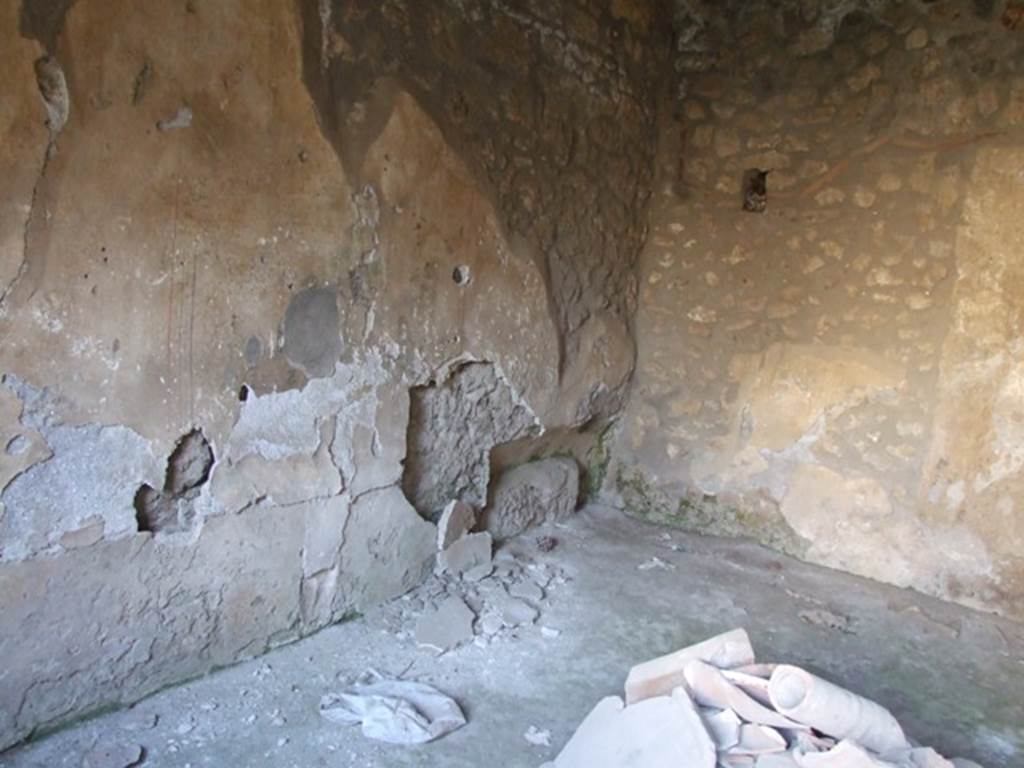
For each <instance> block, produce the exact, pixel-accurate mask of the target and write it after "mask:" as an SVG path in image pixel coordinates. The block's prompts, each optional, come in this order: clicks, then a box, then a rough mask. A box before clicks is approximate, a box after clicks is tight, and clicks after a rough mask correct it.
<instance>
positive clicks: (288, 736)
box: [0, 508, 1024, 768]
mask: <svg viewBox="0 0 1024 768" xmlns="http://www.w3.org/2000/svg"><path fill="white" fill-rule="evenodd" d="M542 534H547V535H551V536H553V537H554V538H555V539H557V541H558V545H557V547H556V548H555V549H554V550H553V551H551V552H549V553H542V552H540V551H539V549H538V548H537V544H536V543H537V539H538V537H539V536H540V535H542ZM513 558H514V559H513ZM503 571H504V572H505V573H506V574H508V573H513V574H517V575H516V576H515V578H513V579H511V581H512V582H515V581H517V580H518V583H520V584H521V583H525V582H526V581H529V580H531V579H533V580H534V581H538V582H540V583H546V584H547V587H546V588H545V589H544V597H543V599H542V600H540V601H534V602H535V605H536V607H538V608H539V609H540V616H539V618H538V619H537V620H536V623H534V624H529V625H525V626H521V627H518V628H515V629H505V630H504V631H502V632H501V633H499V634H497V635H494V636H493V637H490V638H485V637H484V636H480V639H479V641H478V642H476V643H474V642H470V643H469V644H467V645H464V646H462V647H461V648H459V649H457V650H455V651H451V652H449V653H447V654H445V655H442V656H440V657H435V655H434V654H432V653H430V652H427V651H425V650H420V649H417V647H416V645H415V641H414V640H413V638H412V631H413V629H414V625H415V621H416V617H417V614H418V613H419V612H420V611H422V610H423V608H424V607H425V606H426V607H429V605H430V604H431V603H432V602H436V601H437V600H438V599H439V597H441V594H440V593H441V587H442V586H443V585H441V584H440V583H438V582H433V583H429V584H427V585H425V587H423V588H421V590H419V591H418V592H417V593H416V594H414V595H411V596H408V597H407V598H404V599H401V600H398V601H395V602H394V603H392V604H390V605H388V606H383V607H382V608H379V609H377V610H375V611H373V612H372V613H370V614H368V615H366V616H365V617H362V618H361V619H358V620H354V621H350V622H348V623H344V624H339V625H335V626H333V627H330V628H328V629H326V630H324V631H322V632H320V633H319V634H317V635H315V636H313V637H310V638H308V639H306V640H304V641H302V642H299V643H296V644H294V645H291V646H288V647H285V648H281V649H279V650H277V651H275V652H273V653H270V654H268V655H266V656H264V657H261V658H259V659H255V660H253V661H250V662H246V663H244V664H240V665H238V666H235V667H232V668H230V669H227V670H223V671H221V672H219V673H217V674H214V675H211V676H209V677H206V678H203V679H201V680H196V681H194V682H192V683H188V684H185V685H182V686H179V687H177V688H173V689H170V690H166V691H164V692H162V693H159V694H157V695H154V696H152V697H150V698H148V699H146V700H145V701H142V702H140V703H139V704H137V705H136V706H135V707H133V708H132V709H130V710H127V711H122V712H115V713H110V714H107V715H103V716H101V717H97V718H94V719H92V720H89V721H86V722H83V723H80V724H78V725H76V726H74V727H70V728H67V729H65V730H62V731H60V732H58V733H55V734H52V735H50V736H48V737H46V738H43V739H41V740H39V741H36V742H33V743H30V744H28V745H25V746H23V747H21V748H18V749H15V750H12V751H9V752H7V753H5V754H3V755H0V768H14V767H15V766H19V767H20V766H26V767H27V766H46V768H57V766H75V767H76V768H77V767H78V766H81V765H82V764H83V756H84V755H85V754H86V753H87V752H88V751H89V750H90V749H92V748H94V747H95V746H96V745H97V744H103V743H104V742H113V743H123V744H127V745H132V746H135V745H138V746H141V747H142V748H143V749H144V754H145V758H144V761H143V763H142V764H143V765H145V766H178V767H184V766H192V767H193V768H197V767H198V766H207V765H210V766H236V767H238V766H296V767H300V768H313V767H314V766H448V767H449V768H459V767H461V766H465V767H467V768H468V767H470V766H472V767H473V768H479V766H484V765H502V766H506V767H507V768H517V767H518V766H538V765H540V764H541V763H542V762H544V761H545V760H546V759H549V758H551V757H553V756H554V755H555V754H556V753H557V751H558V749H559V748H560V747H561V745H562V744H564V743H565V741H566V739H567V738H568V737H569V735H570V734H571V733H572V732H573V730H574V729H575V727H576V726H577V724H578V723H579V722H580V720H581V719H582V718H583V717H584V715H585V714H586V713H587V712H588V711H589V710H590V709H591V707H592V706H593V705H594V704H595V703H596V702H597V700H598V699H600V698H601V697H602V696H605V695H608V694H614V693H620V692H621V686H622V682H623V680H624V679H625V675H626V672H627V670H628V669H629V667H630V665H631V664H633V663H634V662H637V661H641V660H644V659H647V658H649V657H651V656H655V655H658V654H662V653H665V652H667V651H670V650H674V649H675V648H677V647H679V646H682V645H685V644H687V643H690V642H693V641H696V640H700V639H703V638H705V637H706V636H709V635H712V634H714V633H717V632H720V631H722V630H725V629H729V628H732V627H736V626H744V627H746V628H747V629H748V630H749V631H750V634H751V637H752V639H753V642H754V647H755V650H756V651H757V652H758V655H759V658H760V659H761V660H766V661H767V660H778V661H786V662H792V663H796V664H802V665H805V666H807V667H809V668H811V669H814V670H817V671H820V672H822V673H824V674H825V675H827V676H828V677H829V678H831V679H833V680H835V681H836V682H838V683H840V684H843V685H846V686H849V687H851V688H853V689H855V690H857V691H859V692H862V693H864V694H866V695H869V696H871V697H873V698H875V699H877V700H878V701H880V702H882V703H883V704H885V705H887V706H888V707H890V708H891V709H892V711H893V712H894V713H895V714H896V715H897V717H899V719H900V720H901V722H902V723H903V725H904V728H905V729H906V730H907V732H908V734H909V735H910V736H911V737H913V738H915V739H917V740H919V741H921V742H923V743H926V744H929V745H931V746H934V747H936V748H937V749H939V750H940V751H941V752H943V753H945V754H948V755H959V756H964V757H970V758H973V759H975V760H978V761H980V762H981V763H982V764H983V765H985V766H986V768H998V767H999V766H1007V765H1018V764H1020V761H1021V760H1024V697H1022V696H1021V691H1022V690H1024V626H1021V625H1019V624H1014V623H1012V622H1008V621H1003V620H999V619H996V618H993V617H989V616H984V615H980V614H977V613H972V612H970V611H968V610H965V609H962V608H959V607H956V606H953V605H950V604H945V603H941V602H938V601H936V600H933V599H930V598H927V597H923V596H920V595H917V594H914V593H910V592H905V591H901V590H897V589H894V588H891V587H887V586H884V585H881V584H877V583H873V582H868V581H865V580H862V579H859V578H856V577H852V576H848V575H844V574H841V573H838V572H834V571H829V570H824V569H822V568H817V567H813V566H809V565H804V564H801V563H798V562H796V561H794V560H791V559H789V558H787V557H784V556H780V555H777V554H774V553H772V552H769V551H768V550H765V549H762V548H760V547H758V546H755V545H753V544H750V543H747V542H741V541H726V540H718V539H707V538H699V537H694V536H688V535H685V534H682V533H679V532H678V531H674V530H670V529H665V528H660V527H655V526H651V525H647V524H644V523H639V522H636V521H633V520H629V519H627V518H624V517H623V516H621V515H620V514H618V513H616V512H612V511H609V510H604V509H600V508H591V509H588V510H585V511H584V512H583V513H581V514H580V515H578V516H577V517H576V518H574V520H573V521H572V522H571V523H570V524H568V525H564V526H558V527H554V528H550V529H547V530H541V531H538V532H533V533H531V534H529V535H528V536H526V537H525V538H523V539H521V540H519V541H516V542H513V543H511V544H509V545H507V546H506V547H505V548H504V549H503V550H502V551H501V552H500V553H499V559H498V570H497V572H496V575H495V576H494V577H492V579H490V581H492V582H496V581H499V580H500V579H499V577H500V575H501V573H502V572H503ZM505 583H506V584H509V583H511V582H510V581H509V579H507V578H506V580H505ZM495 586H496V585H495V584H492V585H487V583H486V582H482V583H481V584H479V585H475V586H474V587H473V590H474V596H471V597H469V598H468V599H467V601H468V602H469V603H470V605H474V602H478V601H477V600H476V597H475V595H476V594H477V593H480V591H481V590H483V591H486V589H488V588H490V589H492V590H493V589H494V587H495ZM497 588H498V589H499V590H501V587H500V586H498V587H497ZM477 607H479V605H477ZM556 633H557V634H556ZM367 668H374V669H376V670H379V671H380V672H382V673H385V674H394V675H399V674H404V676H405V677H407V678H413V679H418V680H422V681H425V682H430V683H432V684H434V685H436V686H438V687H439V688H441V689H442V690H444V691H446V692H448V693H450V694H451V695H453V696H455V697H456V698H457V699H458V700H459V701H460V702H461V703H462V705H463V707H464V709H465V711H466V713H467V715H468V717H469V724H468V725H467V726H466V727H465V728H463V729H462V730H460V731H458V732H456V733H454V734H452V735H450V736H448V737H446V738H444V739H442V740H440V741H438V742H435V743H434V744H429V745H426V746H422V747H414V748H403V747H391V746H385V745H380V744H377V743H374V742H371V741H368V740H366V739H365V738H363V736H362V735H361V734H360V732H359V730H358V729H357V728H356V729H349V728H345V727H341V726H337V725H333V724H331V723H329V722H327V721H326V720H323V719H322V718H321V717H320V716H319V714H318V712H317V705H318V702H319V700H320V697H321V696H322V695H323V694H324V693H327V692H329V691H335V690H338V689H340V688H342V687H343V686H344V684H345V683H346V682H347V681H349V680H351V679H353V678H354V677H356V676H358V675H359V674H360V673H362V672H363V671H364V670H366V669H367ZM531 726H535V727H536V728H537V729H540V730H548V731H550V733H551V746H550V747H545V746H542V745H541V746H537V745H533V744H531V743H529V742H528V741H527V740H526V739H525V738H524V736H523V734H524V733H525V732H526V731H527V730H528V729H529V728H530V727H531Z"/></svg>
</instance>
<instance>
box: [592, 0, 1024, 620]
mask: <svg viewBox="0 0 1024 768" xmlns="http://www.w3.org/2000/svg"><path fill="white" fill-rule="evenodd" d="M1022 19H1024V7H1022V6H1021V5H1020V3H1017V2H1009V3H1006V2H1003V3H967V2H955V1H953V0H949V1H943V2H935V3H911V2H907V3H899V2H881V1H879V2H845V3H781V4H779V3H725V4H719V5H716V6H715V8H711V5H710V4H702V3H699V2H692V3H690V2H687V3H683V2H680V3H678V4H677V13H676V31H677V37H676V52H677V60H676V67H677V72H678V74H679V81H678V88H677V99H678V101H677V104H676V114H675V116H674V117H673V118H672V119H666V120H665V121H664V122H663V124H662V130H661V142H662V145H661V146H662V149H661V153H660V165H659V172H658V182H657V186H658V191H657V193H656V197H655V202H654V204H653V211H652V224H651V237H650V240H649V242H648V244H647V246H646V248H645V250H644V253H643V256H642V260H641V261H642V263H641V296H640V312H639V315H638V320H637V339H638V364H637V375H636V379H635V385H634V390H633V394H632V398H631V400H630V403H629V407H628V410H627V414H626V416H625V418H624V420H623V424H622V429H621V431H620V434H619V439H618V443H617V445H616V455H617V457H618V461H617V463H616V466H615V467H614V468H613V470H612V473H613V475H614V476H615V478H616V481H617V482H616V485H617V491H618V494H619V495H620V500H621V502H622V503H623V504H624V506H625V507H626V508H627V509H628V510H630V511H631V512H632V513H634V514H638V515H641V516H644V517H651V518H655V519H660V520H669V521H672V522H675V523H678V524H680V525H683V526H685V527H687V528H692V529H696V530H700V531H705V532H710V533H720V534H728V535H750V536H754V537H756V538H758V539H760V540H761V541H763V542H765V543H767V544H770V545H772V546H775V547H779V548H782V549H785V550H787V551H789V552H793V553H796V554H798V555H800V556H802V557H805V558H807V559H809V560H812V561H814V562H818V563H822V564H825V565H829V566H832V567H836V568H841V569H843V570H847V571H852V572H854V573H859V574H863V575H866V576H870V577H873V578H877V579H880V580H883V581H888V582H892V583H895V584H899V585H904V586H912V587H914V588H917V589H920V590H923V591H925V592H929V593H932V594H937V595H940V596H944V597H947V598H951V599H953V600H957V601H960V602H963V603H966V604H968V605H972V606H977V607H982V608H985V609H989V610H997V611H1003V612H1006V613H1009V614H1013V615H1016V616H1022V615H1024V597H1022V596H1024V589H1022V588H1024V556H1022V553H1024V507H1022V505H1021V500H1020V493H1019V489H1020V488H1021V485H1022V483H1024V474H1022V471H1021V470H1022V469H1024V452H1022V446H1024V442H1022V441H1021V440H1020V439H1019V438H1020V435H1018V432H1019V430H1020V426H1019V425H1020V423H1021V420H1022V419H1024V389H1022V388H1021V386H1020V381H1019V379H1020V371H1021V366H1022V357H1021V349H1020V347H1021V341H1020V338H1021V332H1022V330H1024V329H1022V326H1021V319H1022V316H1021V306H1022V305H1024V285H1022V284H1021V282H1020V280H1019V276H1020V274H1021V264H1024V261H1022V254H1024V216H1022V215H1021V211H1024V177H1022V176H1021V168H1024V162H1022V161H1024V25H1022ZM755 167H756V168H759V169H762V170H770V173H769V175H768V185H767V186H768V195H767V207H766V210H765V211H764V212H763V213H761V214H757V213H750V212H746V211H743V210H741V202H742V194H741V180H742V177H743V173H744V171H745V170H746V169H750V168H755Z"/></svg>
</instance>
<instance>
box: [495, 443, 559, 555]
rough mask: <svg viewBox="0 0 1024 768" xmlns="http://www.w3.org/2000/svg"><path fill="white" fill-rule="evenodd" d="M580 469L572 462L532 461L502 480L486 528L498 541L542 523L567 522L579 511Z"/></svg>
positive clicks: (508, 472) (504, 474) (514, 469)
mask: <svg viewBox="0 0 1024 768" xmlns="http://www.w3.org/2000/svg"><path fill="white" fill-rule="evenodd" d="M578 496H579V466H578V465H577V464H576V462H575V460H573V459H569V458H562V457H557V458H549V459H541V460H540V461H532V462H530V463H528V464H522V465H520V466H518V467H514V468H513V469H510V470H508V471H507V472H505V473H503V474H502V475H501V477H499V478H498V480H497V482H496V483H495V486H494V492H493V496H492V501H491V503H490V504H489V505H488V508H487V510H486V512H485V517H484V526H485V527H486V529H487V530H488V531H490V532H491V533H492V534H493V535H494V537H495V538H496V539H498V540H502V539H507V538H511V537H512V536H516V535H518V534H520V533H522V532H524V531H525V530H527V529H528V528H531V527H533V526H536V525H541V524H542V523H551V522H558V521H561V520H565V519H566V518H568V517H569V516H570V515H571V514H572V513H573V512H574V511H575V510H576V501H577V498H578Z"/></svg>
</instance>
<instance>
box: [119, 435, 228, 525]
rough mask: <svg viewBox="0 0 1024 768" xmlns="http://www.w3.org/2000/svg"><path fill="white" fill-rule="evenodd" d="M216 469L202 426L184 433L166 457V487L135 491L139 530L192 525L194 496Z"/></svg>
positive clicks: (147, 486) (195, 496) (144, 486)
mask: <svg viewBox="0 0 1024 768" xmlns="http://www.w3.org/2000/svg"><path fill="white" fill-rule="evenodd" d="M212 469H213V449H212V448H210V443H209V442H208V441H207V439H206V437H205V436H204V435H203V433H202V431H201V430H198V429H194V430H192V431H191V432H189V433H188V434H186V435H185V436H183V437H182V438H181V439H180V440H179V441H178V444H177V445H176V446H175V447H174V450H173V451H171V455H170V457H169V458H168V459H167V475H166V478H165V479H164V487H163V490H160V491H158V490H156V489H155V488H153V487H152V486H150V485H143V486H142V487H141V488H139V490H138V491H137V492H136V494H135V519H136V521H137V523H138V527H139V531H149V532H152V533H175V532H178V531H184V530H187V529H189V528H191V527H192V524H193V523H194V522H195V500H196V499H197V498H198V496H199V492H200V491H201V490H202V487H203V485H204V484H205V483H206V481H207V480H209V479H210V471H211V470H212Z"/></svg>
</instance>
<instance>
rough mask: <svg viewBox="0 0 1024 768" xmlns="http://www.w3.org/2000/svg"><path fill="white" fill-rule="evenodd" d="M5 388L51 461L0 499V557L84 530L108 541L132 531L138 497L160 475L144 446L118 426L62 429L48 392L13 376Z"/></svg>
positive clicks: (28, 472)
mask: <svg viewBox="0 0 1024 768" xmlns="http://www.w3.org/2000/svg"><path fill="white" fill-rule="evenodd" d="M3 382H4V385H5V386H6V387H7V388H8V389H9V390H11V391H12V392H14V393H15V394H16V395H18V396H19V398H20V399H21V401H22V403H23V408H22V414H21V424H22V426H24V427H28V428H32V429H36V430H38V431H39V433H40V434H41V436H42V438H43V439H44V440H45V441H46V445H47V447H48V449H49V452H50V454H51V455H50V456H49V457H48V458H46V459H44V460H42V461H39V462H37V463H35V464H33V465H32V466H31V467H28V468H27V469H25V471H23V472H22V473H21V474H19V475H18V476H17V477H15V478H14V479H13V480H12V481H11V482H10V483H9V484H8V485H7V487H6V488H5V489H4V491H3V494H2V496H0V501H2V502H3V505H4V508H5V514H4V516H3V520H2V521H0V559H2V560H20V559H24V558H26V557H31V556H32V555H35V554H37V553H39V552H43V551H46V550H50V549H53V548H54V547H57V546H58V545H60V544H61V542H62V540H66V541H72V542H74V541H75V540H76V537H75V536H74V534H75V533H76V532H78V531H79V530H81V529H85V528H88V529H90V531H96V530H97V529H100V530H102V534H103V536H104V537H106V538H118V537H121V536H127V535H130V534H132V533H135V532H136V530H137V529H136V521H135V508H134V504H133V502H134V498H135V493H136V491H137V489H138V488H139V486H140V485H141V484H143V483H146V482H149V483H154V482H159V480H158V479H159V478H160V477H161V474H162V472H161V468H160V463H159V461H158V460H157V458H156V456H154V454H153V451H152V446H151V445H150V443H149V441H148V440H146V439H145V438H144V437H142V436H141V435H139V434H138V433H137V432H135V431H133V430H131V429H129V428H128V427H123V426H102V425H98V424H86V425H82V426H68V425H64V424H61V423H60V422H59V420H58V405H57V402H56V400H55V399H54V397H53V396H52V395H51V393H50V392H49V391H48V390H47V389H37V388H35V387H32V386H31V385H29V384H26V383H25V382H22V381H20V380H19V379H17V378H16V377H13V376H5V377H4V380H3ZM100 523H102V526H100ZM65 536H67V537H68V538H67V539H64V537H65ZM90 537H91V534H90Z"/></svg>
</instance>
